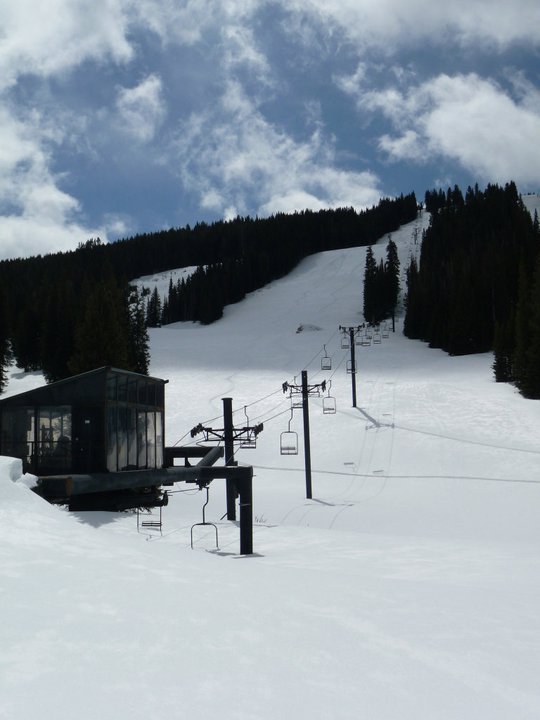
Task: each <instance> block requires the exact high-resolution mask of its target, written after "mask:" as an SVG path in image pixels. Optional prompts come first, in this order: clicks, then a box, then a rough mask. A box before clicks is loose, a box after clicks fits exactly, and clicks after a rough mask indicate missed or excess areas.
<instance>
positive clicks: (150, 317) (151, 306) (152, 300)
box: [146, 287, 161, 327]
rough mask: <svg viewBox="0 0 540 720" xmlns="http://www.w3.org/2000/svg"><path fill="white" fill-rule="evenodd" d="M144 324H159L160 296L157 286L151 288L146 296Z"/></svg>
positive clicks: (157, 325)
mask: <svg viewBox="0 0 540 720" xmlns="http://www.w3.org/2000/svg"><path fill="white" fill-rule="evenodd" d="M146 324H147V325H148V327H159V326H160V325H161V298H160V297H159V293H158V289H157V287H155V288H154V289H153V290H152V293H151V295H150V297H149V298H148V305H147V307H146Z"/></svg>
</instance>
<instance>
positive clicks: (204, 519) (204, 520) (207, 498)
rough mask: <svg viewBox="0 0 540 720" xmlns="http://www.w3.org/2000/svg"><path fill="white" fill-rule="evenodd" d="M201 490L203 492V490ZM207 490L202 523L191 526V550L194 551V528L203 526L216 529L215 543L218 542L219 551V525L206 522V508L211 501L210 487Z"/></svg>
mask: <svg viewBox="0 0 540 720" xmlns="http://www.w3.org/2000/svg"><path fill="white" fill-rule="evenodd" d="M201 490H202V488H201ZM205 490H206V502H205V503H204V505H203V507H202V522H199V523H195V524H194V525H192V526H191V549H192V550H193V528H196V527H201V526H203V525H204V526H211V527H213V528H214V533H215V542H216V550H218V549H219V541H218V529H217V525H216V524H215V523H213V522H207V521H206V506H207V505H208V502H209V500H210V498H209V488H208V485H207V486H206V488H205Z"/></svg>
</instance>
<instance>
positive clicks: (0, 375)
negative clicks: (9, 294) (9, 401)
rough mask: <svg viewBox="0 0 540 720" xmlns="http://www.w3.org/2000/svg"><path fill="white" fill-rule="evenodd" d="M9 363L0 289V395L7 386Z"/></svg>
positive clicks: (7, 332)
mask: <svg viewBox="0 0 540 720" xmlns="http://www.w3.org/2000/svg"><path fill="white" fill-rule="evenodd" d="M10 361H11V352H10V344H9V328H8V317H7V308H6V300H5V295H4V293H3V291H2V288H0V393H1V392H2V391H3V390H4V388H5V386H6V385H7V380H8V378H7V369H8V367H9V364H10Z"/></svg>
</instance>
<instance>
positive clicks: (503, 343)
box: [493, 313, 515, 382]
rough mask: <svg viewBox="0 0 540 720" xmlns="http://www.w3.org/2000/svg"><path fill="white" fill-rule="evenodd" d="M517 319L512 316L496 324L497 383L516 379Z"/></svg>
mask: <svg viewBox="0 0 540 720" xmlns="http://www.w3.org/2000/svg"><path fill="white" fill-rule="evenodd" d="M514 328H515V318H514V314H513V313H512V314H510V315H509V316H507V317H506V318H505V320H503V321H501V322H498V323H496V324H495V334H494V340H493V374H494V376H495V382H512V381H513V379H514V351H515V338H514Z"/></svg>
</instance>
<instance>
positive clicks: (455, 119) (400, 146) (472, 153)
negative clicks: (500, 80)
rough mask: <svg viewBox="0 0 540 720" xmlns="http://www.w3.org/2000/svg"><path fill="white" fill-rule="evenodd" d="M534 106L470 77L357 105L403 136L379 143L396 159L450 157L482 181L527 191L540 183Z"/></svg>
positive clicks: (387, 93) (539, 117) (372, 96)
mask: <svg viewBox="0 0 540 720" xmlns="http://www.w3.org/2000/svg"><path fill="white" fill-rule="evenodd" d="M524 87H525V86H524V85H522V88H524ZM532 90H533V92H534V93H536V91H535V90H534V89H532ZM533 100H534V101H529V100H528V97H527V95H524V94H523V93H522V95H521V97H520V98H519V100H515V99H513V98H512V97H511V96H510V95H509V94H508V93H506V92H505V91H504V90H503V89H502V88H501V87H499V86H498V85H497V84H495V83H494V82H492V81H490V80H485V79H482V78H480V77H479V76H478V75H475V74H469V75H456V76H454V77H449V76H448V75H440V76H438V77H436V78H434V79H431V80H429V81H428V82H426V83H424V84H423V85H418V86H415V87H412V88H410V89H409V90H408V91H407V92H401V91H399V90H397V89H396V88H391V89H385V90H383V91H371V92H367V93H364V94H363V95H362V94H361V95H360V96H359V98H358V103H359V105H360V107H362V108H364V109H369V110H380V111H381V112H382V113H383V114H384V115H385V116H386V117H387V119H388V120H389V121H390V122H391V123H392V124H393V125H394V127H395V128H396V130H397V131H398V132H397V134H395V135H393V136H392V135H390V134H386V135H383V136H382V137H381V138H380V147H381V149H383V150H384V151H385V152H387V153H388V154H389V156H390V157H391V158H392V159H395V160H419V159H420V160H426V159H428V158H432V159H433V157H434V156H446V157H448V158H452V159H453V160H457V161H458V162H459V163H461V165H462V166H463V167H465V168H467V169H468V170H469V171H470V172H471V173H473V174H474V175H476V176H480V177H481V178H483V179H486V180H489V181H507V180H509V179H513V180H515V181H516V182H518V183H522V184H525V185H527V184H530V183H537V182H539V181H540V143H539V142H538V138H540V113H539V112H538V107H537V98H536V99H534V98H533Z"/></svg>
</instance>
